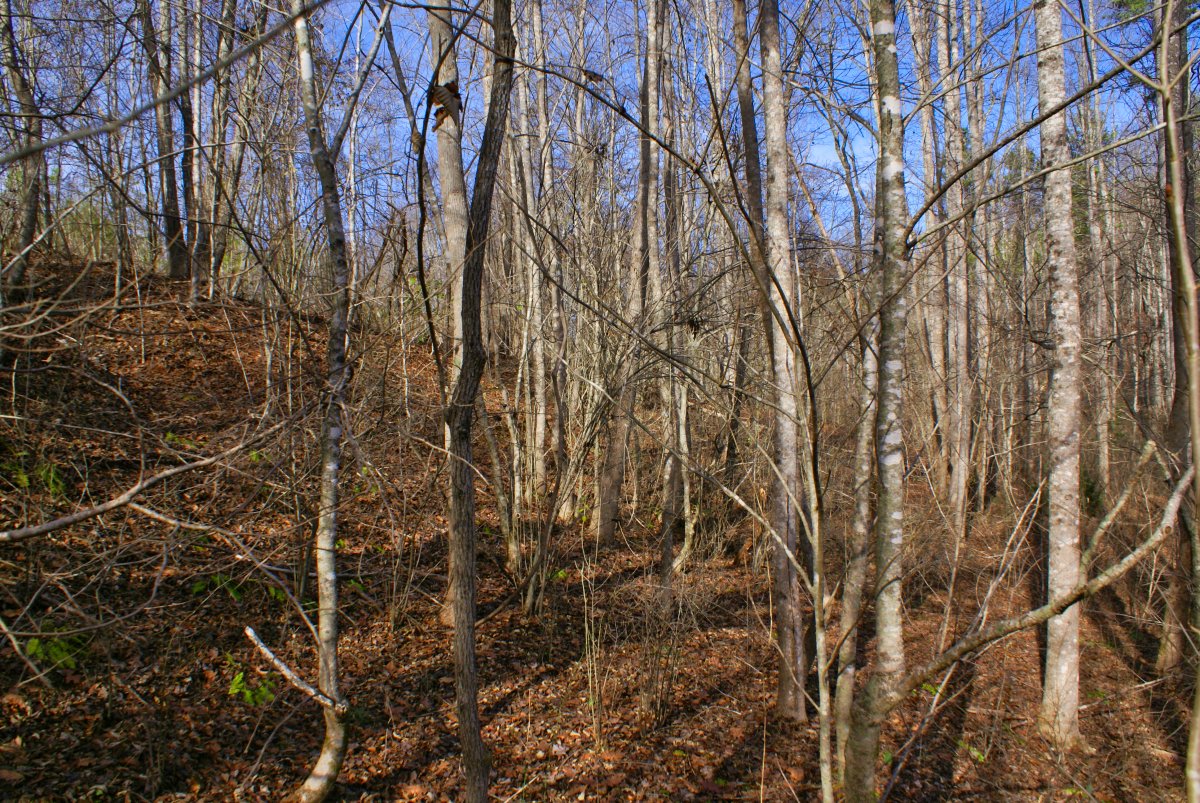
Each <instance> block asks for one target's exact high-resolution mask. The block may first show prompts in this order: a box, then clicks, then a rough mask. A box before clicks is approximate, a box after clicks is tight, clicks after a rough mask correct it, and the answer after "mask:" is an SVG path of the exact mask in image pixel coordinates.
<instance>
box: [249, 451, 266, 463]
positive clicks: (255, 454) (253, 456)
mask: <svg viewBox="0 0 1200 803" xmlns="http://www.w3.org/2000/svg"><path fill="white" fill-rule="evenodd" d="M266 459H267V456H266V455H265V454H264V453H262V452H260V451H259V450H258V449H251V450H250V462H251V463H261V462H262V461H264V460H266Z"/></svg>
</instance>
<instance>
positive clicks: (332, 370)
mask: <svg viewBox="0 0 1200 803" xmlns="http://www.w3.org/2000/svg"><path fill="white" fill-rule="evenodd" d="M291 11H292V13H293V14H295V15H296V21H295V23H294V28H295V35H296V55H297V58H298V60H299V67H300V98H301V102H302V103H303V106H304V121H305V128H306V129H307V131H308V148H309V154H310V156H311V157H312V161H313V168H314V169H315V170H316V173H317V178H318V180H319V181H320V184H321V210H322V212H323V215H324V224H325V235H326V241H327V246H328V248H329V262H330V265H331V267H332V271H333V276H332V279H333V299H332V300H333V308H332V310H331V313H332V314H331V315H330V318H329V344H328V349H327V355H326V360H327V371H326V378H325V396H326V402H325V404H326V407H325V418H324V421H323V422H322V425H321V507H320V510H319V512H318V515H317V532H316V543H315V550H316V564H317V635H318V645H317V655H318V662H319V666H320V671H319V674H318V685H317V688H318V689H319V690H320V691H321V693H322V694H324V695H325V696H326V697H328V698H329V699H331V700H333V701H335V702H337V703H342V702H343V701H342V696H341V692H340V691H339V689H338V593H337V526H338V519H337V517H338V480H339V477H340V472H341V444H342V427H343V416H344V414H345V410H344V406H345V400H346V385H347V383H348V382H349V378H350V376H349V372H348V370H347V366H346V349H347V340H348V332H347V323H348V319H349V314H350V265H349V260H348V259H347V254H346V234H345V228H344V225H343V223H342V207H341V196H340V194H339V191H338V183H337V173H336V171H335V169H334V156H333V154H331V153H330V152H329V149H328V147H327V146H326V144H325V131H324V127H323V125H322V122H321V112H320V108H319V105H318V97H317V86H316V75H315V69H314V66H313V56H312V44H311V41H310V39H309V31H308V20H307V16H306V14H305V13H304V11H305V8H304V2H303V0H291ZM324 717H325V738H324V740H323V741H322V743H321V754H320V755H319V756H318V758H317V762H316V764H314V765H313V768H312V770H311V771H310V772H309V776H308V778H307V779H306V780H305V781H304V783H303V784H302V785H301V786H300V788H299V789H297V790H296V791H295V792H294V793H293V794H292V796H291V800H293V801H296V802H297V803H317V802H318V801H321V800H324V799H325V798H326V797H328V796H329V794H330V792H332V791H333V785H334V783H335V781H336V780H337V776H338V773H339V772H340V771H341V766H342V761H343V760H344V759H345V755H346V723H345V722H344V721H343V719H342V716H341V714H340V713H339V711H338V710H337V709H336V708H331V707H326V708H325V709H324Z"/></svg>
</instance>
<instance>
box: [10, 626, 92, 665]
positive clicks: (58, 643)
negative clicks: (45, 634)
mask: <svg viewBox="0 0 1200 803" xmlns="http://www.w3.org/2000/svg"><path fill="white" fill-rule="evenodd" d="M86 644H87V640H86V639H85V638H84V637H83V635H82V634H78V633H77V634H75V635H70V636H62V637H58V636H51V637H49V638H36V637H35V638H31V639H29V641H27V642H25V654H26V655H27V656H29V657H30V658H31V659H33V660H34V661H40V662H43V663H48V664H50V665H51V666H53V667H54V668H55V669H74V668H76V667H77V666H79V661H78V660H76V657H77V656H78V655H79V653H80V652H82V651H83V648H84V646H85V645H86Z"/></svg>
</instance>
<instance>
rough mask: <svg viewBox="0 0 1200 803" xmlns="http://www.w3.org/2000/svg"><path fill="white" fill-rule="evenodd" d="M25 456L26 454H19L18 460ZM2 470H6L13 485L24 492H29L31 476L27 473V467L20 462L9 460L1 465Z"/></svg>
mask: <svg viewBox="0 0 1200 803" xmlns="http://www.w3.org/2000/svg"><path fill="white" fill-rule="evenodd" d="M24 455H25V453H24V452H17V457H18V458H19V457H23V456H24ZM0 469H3V470H4V473H5V474H7V475H8V478H9V479H10V480H11V481H12V484H13V485H15V486H17V487H18V488H20V489H21V490H23V491H27V490H29V475H28V474H27V473H26V472H25V466H23V465H22V464H21V462H20V461H19V460H9V461H7V462H5V463H4V464H3V465H0Z"/></svg>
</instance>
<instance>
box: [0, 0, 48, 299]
mask: <svg viewBox="0 0 1200 803" xmlns="http://www.w3.org/2000/svg"><path fill="white" fill-rule="evenodd" d="M0 14H2V15H3V19H0V36H3V37H4V41H3V43H2V44H0V66H3V67H4V71H5V72H6V73H8V75H9V78H10V80H11V81H12V85H13V93H14V94H15V95H16V96H17V104H18V106H19V108H20V110H21V114H22V116H24V118H25V122H24V128H25V142H24V144H25V146H26V147H34V146H36V145H37V144H38V143H39V142H41V140H42V116H41V111H40V110H39V109H38V106H37V101H36V99H35V98H34V96H33V76H32V74H27V73H26V69H25V68H26V66H27V65H25V64H23V62H24V56H23V53H22V51H21V48H20V46H19V45H18V44H17V34H16V30H15V26H14V24H13V7H12V0H3V2H0ZM44 169H45V156H44V155H43V153H42V152H41V151H39V152H38V153H36V154H35V155H33V156H30V157H28V158H27V159H25V160H24V161H22V162H21V226H20V229H19V230H18V233H17V243H16V248H15V250H16V252H17V253H16V256H15V257H14V259H13V261H12V266H11V267H10V268H9V269H8V276H6V277H4V278H5V279H6V280H7V281H6V282H4V285H8V286H18V285H21V284H23V283H24V282H25V272H26V266H27V265H28V257H29V250H30V249H31V248H32V247H33V241H34V238H35V237H36V235H37V221H38V209H39V207H40V198H41V192H42V171H43V170H44ZM47 224H49V221H47ZM0 286H3V285H0ZM5 295H6V294H5V293H3V292H0V306H2V305H3V303H4V296H5Z"/></svg>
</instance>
